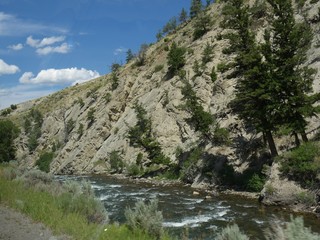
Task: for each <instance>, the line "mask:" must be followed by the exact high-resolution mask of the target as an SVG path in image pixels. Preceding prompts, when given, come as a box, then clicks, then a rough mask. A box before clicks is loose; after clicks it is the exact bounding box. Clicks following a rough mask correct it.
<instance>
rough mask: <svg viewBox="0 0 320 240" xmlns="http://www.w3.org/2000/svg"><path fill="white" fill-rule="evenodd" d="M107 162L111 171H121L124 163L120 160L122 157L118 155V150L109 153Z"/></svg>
mask: <svg viewBox="0 0 320 240" xmlns="http://www.w3.org/2000/svg"><path fill="white" fill-rule="evenodd" d="M109 162H110V168H111V170H112V171H115V172H118V173H121V172H122V170H123V168H124V163H123V160H122V157H121V156H120V153H119V151H116V150H113V151H112V152H111V153H110V154H109Z"/></svg>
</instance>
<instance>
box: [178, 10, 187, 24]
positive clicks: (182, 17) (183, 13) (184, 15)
mask: <svg viewBox="0 0 320 240" xmlns="http://www.w3.org/2000/svg"><path fill="white" fill-rule="evenodd" d="M187 19H188V13H187V11H186V10H185V9H184V8H182V10H181V13H180V16H179V21H180V23H184V22H186V21H187Z"/></svg>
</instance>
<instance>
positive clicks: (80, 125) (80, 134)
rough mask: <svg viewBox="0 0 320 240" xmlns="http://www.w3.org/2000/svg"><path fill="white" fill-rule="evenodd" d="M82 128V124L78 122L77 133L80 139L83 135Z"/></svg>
mask: <svg viewBox="0 0 320 240" xmlns="http://www.w3.org/2000/svg"><path fill="white" fill-rule="evenodd" d="M83 129H84V125H83V124H82V123H80V124H79V128H78V130H77V133H78V139H80V138H81V137H82V135H83Z"/></svg>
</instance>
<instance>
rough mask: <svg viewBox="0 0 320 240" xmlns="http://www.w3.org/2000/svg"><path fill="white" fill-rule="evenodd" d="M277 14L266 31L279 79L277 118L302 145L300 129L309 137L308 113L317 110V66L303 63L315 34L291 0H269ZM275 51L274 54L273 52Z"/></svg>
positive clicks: (274, 73)
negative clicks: (297, 16)
mask: <svg viewBox="0 0 320 240" xmlns="http://www.w3.org/2000/svg"><path fill="white" fill-rule="evenodd" d="M267 1H268V3H269V4H270V5H271V6H272V9H273V15H274V16H275V18H274V20H273V21H272V24H271V29H270V33H267V34H266V46H267V47H265V55H266V59H267V61H268V62H269V66H271V68H270V74H271V76H272V78H273V79H275V81H276V83H277V88H276V91H275V92H274V95H275V98H276V99H277V103H278V106H277V108H276V109H277V110H278V113H279V114H278V116H277V117H278V119H277V122H279V123H281V124H282V125H284V126H285V127H286V128H288V129H289V130H291V131H292V133H293V135H294V136H295V138H296V143H297V145H299V144H300V143H299V139H298V136H297V133H300V134H301V136H302V139H303V140H304V141H307V140H308V139H307V136H306V134H305V129H306V126H307V121H306V117H310V116H312V115H313V114H314V113H315V108H314V107H313V105H312V103H313V101H314V99H315V98H314V96H312V95H311V96H310V95H308V94H309V93H311V92H312V83H313V75H314V74H315V70H313V69H311V68H309V67H307V66H303V63H305V61H306V59H307V51H308V49H309V48H310V46H311V41H312V38H313V35H312V30H311V28H310V27H309V26H308V25H307V24H306V23H296V21H295V18H294V11H293V7H292V2H291V0H267ZM270 53H271V54H270Z"/></svg>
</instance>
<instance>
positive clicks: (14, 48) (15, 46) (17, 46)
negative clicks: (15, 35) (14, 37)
mask: <svg viewBox="0 0 320 240" xmlns="http://www.w3.org/2000/svg"><path fill="white" fill-rule="evenodd" d="M8 48H9V49H11V50H14V51H19V50H21V49H22V48H23V44H22V43H18V44H16V45H10V46H8Z"/></svg>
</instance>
